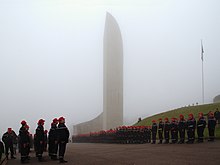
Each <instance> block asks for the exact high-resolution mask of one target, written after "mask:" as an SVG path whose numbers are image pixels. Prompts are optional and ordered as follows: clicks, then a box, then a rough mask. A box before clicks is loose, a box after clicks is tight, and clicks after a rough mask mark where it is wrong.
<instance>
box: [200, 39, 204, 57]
mask: <svg viewBox="0 0 220 165" xmlns="http://www.w3.org/2000/svg"><path fill="white" fill-rule="evenodd" d="M203 54H204V49H203V44H202V40H201V60H202V61H203Z"/></svg>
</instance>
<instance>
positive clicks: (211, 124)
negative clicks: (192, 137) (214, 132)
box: [208, 117, 216, 129]
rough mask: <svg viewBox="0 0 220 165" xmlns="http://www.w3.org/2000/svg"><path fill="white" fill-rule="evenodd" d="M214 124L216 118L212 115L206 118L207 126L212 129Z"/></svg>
mask: <svg viewBox="0 0 220 165" xmlns="http://www.w3.org/2000/svg"><path fill="white" fill-rule="evenodd" d="M215 126H216V120H215V118H214V117H209V118H208V128H211V129H214V128H215Z"/></svg>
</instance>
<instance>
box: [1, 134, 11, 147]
mask: <svg viewBox="0 0 220 165" xmlns="http://www.w3.org/2000/svg"><path fill="white" fill-rule="evenodd" d="M2 141H3V142H4V143H5V145H12V144H13V135H12V134H9V133H8V132H6V133H4V135H3V136H2Z"/></svg>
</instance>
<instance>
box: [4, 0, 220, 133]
mask: <svg viewBox="0 0 220 165" xmlns="http://www.w3.org/2000/svg"><path fill="white" fill-rule="evenodd" d="M219 8H220V1H218V0H193V1H192V0H183V1H181V0H180V1H179V0H178V1H177V0H166V1H164V0H136V1H131V0H130V1H128V0H120V1H119V2H118V1H116V0H112V1H111V0H108V1H107V0H105V1H101V0H89V1H86V0H74V1H70V0H41V1H31V0H20V1H16V0H0V111H1V116H0V135H2V134H3V133H4V132H5V131H6V129H7V128H8V127H12V128H13V129H14V130H15V131H16V132H18V129H19V127H20V121H21V120H23V119H25V120H27V122H28V124H29V125H30V127H31V128H30V129H31V132H32V133H34V129H35V128H36V126H37V124H36V123H37V121H38V119H39V118H43V119H45V120H46V125H45V127H46V129H49V126H50V123H51V120H52V119H53V118H54V117H60V116H64V117H66V122H67V125H68V126H69V129H71V127H72V124H78V123H80V122H84V121H87V120H91V119H93V118H94V117H96V116H98V115H99V114H100V113H101V112H102V109H103V108H102V100H103V99H102V94H103V93H102V92H103V89H102V88H103V84H102V83H103V75H102V74H103V34H104V23H105V14H106V11H108V12H110V13H111V14H112V15H113V16H114V17H115V19H116V20H117V22H118V24H119V27H120V29H121V33H122V39H123V48H124V50H123V51H124V121H125V123H130V124H132V122H134V121H135V120H136V119H137V118H138V117H146V116H148V115H152V114H156V113H159V112H162V111H167V110H169V109H173V108H178V107H182V106H185V105H188V104H192V103H196V102H199V103H200V104H201V101H202V97H201V47H200V40H201V39H202V40H203V44H204V51H205V53H204V70H205V102H206V103H210V102H212V99H213V97H214V96H216V95H218V94H220V86H219V84H220V65H219V61H220V54H219V52H220V45H219V43H220V10H219Z"/></svg>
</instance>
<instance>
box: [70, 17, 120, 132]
mask: <svg viewBox="0 0 220 165" xmlns="http://www.w3.org/2000/svg"><path fill="white" fill-rule="evenodd" d="M103 55H104V58H103V59H104V60H103V70H104V71H103V74H104V75H103V83H104V84H103V112H102V113H101V114H100V115H99V116H98V117H97V118H95V119H93V120H91V121H88V122H85V123H81V124H77V125H75V126H74V127H73V133H74V134H83V133H89V132H94V131H100V130H108V129H114V128H116V127H118V126H120V125H122V124H123V44H122V37H121V32H120V29H119V26H118V24H117V22H116V20H115V19H114V17H113V16H112V15H111V14H109V13H107V14H106V22H105V31H104V41H103Z"/></svg>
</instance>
